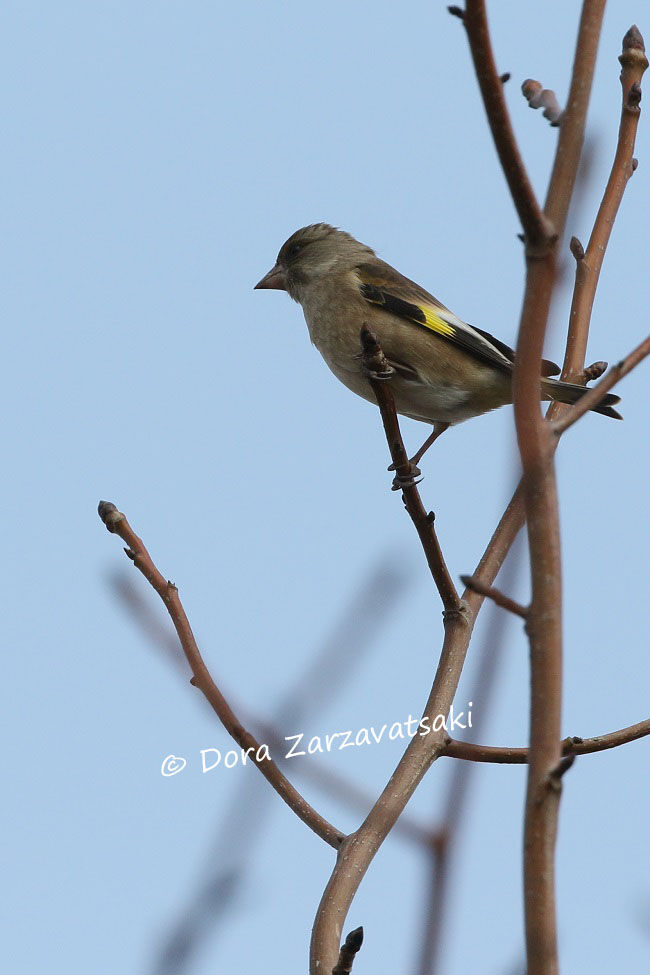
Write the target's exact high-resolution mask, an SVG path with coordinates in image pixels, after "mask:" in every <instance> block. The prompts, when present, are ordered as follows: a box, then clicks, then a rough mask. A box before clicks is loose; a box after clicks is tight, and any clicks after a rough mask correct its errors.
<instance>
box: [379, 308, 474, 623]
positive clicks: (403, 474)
mask: <svg viewBox="0 0 650 975" xmlns="http://www.w3.org/2000/svg"><path fill="white" fill-rule="evenodd" d="M360 340H361V350H362V361H363V365H364V368H365V369H366V373H367V376H368V381H369V382H370V385H371V386H372V388H373V391H374V394H375V396H376V397H377V403H378V404H379V409H380V412H381V419H382V422H383V424H384V430H385V431H386V440H387V441H388V448H389V450H390V454H391V458H392V461H393V464H394V466H395V470H396V474H397V476H398V478H399V479H400V483H401V490H402V496H403V498H404V506H405V507H406V510H407V511H408V513H409V515H410V516H411V519H412V521H413V524H414V525H415V529H416V531H417V533H418V535H419V538H420V541H421V543H422V548H423V549H424V554H425V556H426V560H427V563H428V566H429V569H430V570H431V575H432V576H433V579H434V581H435V584H436V586H437V588H438V592H439V593H440V598H441V599H442V605H443V606H444V609H445V613H454V612H458V611H459V609H460V599H459V597H458V593H457V592H456V587H455V585H454V583H453V580H452V578H451V575H450V574H449V570H448V569H447V566H446V564H445V560H444V557H443V554H442V550H441V548H440V543H439V542H438V537H437V535H436V531H435V528H434V526H433V518H432V517H431V515H430V514H429V513H428V512H427V510H426V508H425V507H424V505H423V504H422V498H421V497H420V492H419V491H418V489H417V485H416V483H415V480H414V479H413V477H412V476H411V465H410V463H409V459H408V454H407V452H406V448H405V447H404V441H403V439H402V434H401V431H400V427H399V421H398V419H397V412H396V410H395V400H394V398H393V393H392V391H391V389H390V378H391V376H392V373H393V370H392V369H391V367H390V365H389V363H388V361H387V360H386V357H385V355H384V353H383V351H382V349H381V346H380V344H379V339H378V338H377V336H376V335H375V333H374V332H373V331H372V329H371V328H370V327H369V326H368V325H364V326H363V327H362V329H361V335H360Z"/></svg>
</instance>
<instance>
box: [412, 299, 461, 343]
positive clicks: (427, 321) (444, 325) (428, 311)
mask: <svg viewBox="0 0 650 975" xmlns="http://www.w3.org/2000/svg"><path fill="white" fill-rule="evenodd" d="M418 308H420V310H421V311H422V312H423V314H424V321H423V322H422V323H421V324H422V325H425V326H426V327H427V328H430V329H431V331H432V332H437V333H438V335H444V336H451V335H453V334H454V333H455V331H456V329H455V328H454V326H453V325H450V324H449V322H446V321H445V320H444V318H441V317H440V315H439V313H438V312H437V311H436V310H435V308H431V307H430V306H429V305H418Z"/></svg>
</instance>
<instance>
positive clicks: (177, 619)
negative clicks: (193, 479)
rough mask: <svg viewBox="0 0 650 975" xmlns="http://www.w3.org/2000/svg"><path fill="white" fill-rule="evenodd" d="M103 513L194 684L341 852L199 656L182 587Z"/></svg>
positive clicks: (121, 524)
mask: <svg viewBox="0 0 650 975" xmlns="http://www.w3.org/2000/svg"><path fill="white" fill-rule="evenodd" d="M98 511H99V517H100V518H101V519H102V521H103V522H104V524H105V525H106V528H107V529H108V530H109V532H113V533H114V534H116V535H119V536H120V538H121V539H122V540H123V541H124V542H126V544H127V546H128V547H127V548H126V549H125V552H126V554H127V555H128V557H129V558H130V559H131V560H132V562H133V564H134V565H135V567H136V569H139V570H140V572H141V573H142V575H143V576H144V577H145V579H146V580H147V582H148V583H149V584H150V585H151V586H152V587H153V589H155V591H156V592H157V593H158V595H159V596H160V598H161V599H162V601H163V603H164V604H165V606H166V608H167V612H168V613H169V615H170V617H171V621H172V623H173V624H174V627H175V629H176V632H177V634H178V638H179V640H180V643H181V646H182V648H183V652H184V653H185V656H186V658H187V662H188V663H189V665H190V667H191V669H192V674H193V676H192V679H191V682H190V683H192V684H193V685H194V686H195V687H198V688H199V690H200V691H201V692H202V693H203V694H204V695H205V697H206V698H207V700H208V702H209V703H210V704H211V705H212V709H213V710H214V712H215V714H216V715H217V717H218V718H219V720H220V721H221V723H222V724H223V726H224V728H225V729H226V731H227V732H228V734H229V735H230V736H231V737H232V738H234V740H235V741H236V742H237V744H238V745H239V746H240V748H242V749H243V750H244V751H245V752H246V755H247V757H248V758H250V760H251V762H254V764H255V765H256V766H257V768H258V769H259V770H260V772H261V773H262V775H263V776H264V778H265V779H266V780H267V781H268V782H269V783H270V784H271V785H272V786H273V788H274V789H275V791H276V792H277V793H278V795H279V796H280V798H281V799H283V800H284V802H286V804H287V805H288V806H289V808H290V809H292V810H293V812H295V814H296V816H298V818H299V819H302V821H303V823H306V824H307V826H309V828H310V829H312V830H313V831H314V832H315V833H316V834H317V835H318V836H320V838H321V839H322V840H325V842H326V843H328V844H329V845H330V846H331V847H333V848H334V849H335V850H338V849H339V847H340V845H341V843H342V842H343V840H344V838H345V834H344V833H342V832H341V831H340V830H338V829H336V827H335V826H332V824H331V823H328V822H327V820H326V819H324V818H323V817H322V816H321V815H320V814H319V813H317V812H316V810H315V809H313V808H312V807H311V806H310V805H309V803H308V802H307V801H306V800H305V799H303V797H302V796H301V795H300V793H299V792H298V790H297V789H295V788H294V786H292V785H291V783H290V782H289V780H288V779H287V778H286V776H285V775H283V774H282V772H281V771H280V769H279V768H278V767H277V765H276V764H275V762H274V761H273V760H272V759H271V758H265V757H264V755H263V746H262V745H261V743H260V742H258V741H257V739H256V738H255V737H254V736H253V735H252V734H251V733H250V732H249V731H247V730H246V729H245V728H244V727H243V725H242V724H241V722H240V721H239V720H238V718H237V716H236V715H235V714H234V712H233V711H232V709H231V708H230V706H229V704H228V702H227V701H226V699H225V698H224V696H223V694H222V693H221V691H220V690H219V688H218V687H217V685H216V684H215V682H214V681H213V679H212V677H211V675H210V672H209V670H208V668H207V667H206V665H205V662H204V660H203V658H202V656H201V652H200V650H199V648H198V645H197V643H196V640H195V638H194V634H193V633H192V628H191V626H190V622H189V620H188V618H187V616H186V615H185V610H184V609H183V606H182V603H181V601H180V597H179V595H178V589H177V588H176V586H175V585H174V584H173V583H172V582H168V581H167V580H166V579H165V578H164V576H163V575H162V574H161V573H160V572H159V571H158V569H157V568H156V566H155V565H154V562H153V560H152V558H151V556H150V555H149V552H148V551H147V549H146V548H145V546H144V543H143V541H142V539H141V538H138V536H137V535H136V534H135V532H134V531H133V529H132V528H131V526H130V525H129V523H128V521H127V520H126V516H125V515H123V514H122V512H121V511H118V510H117V508H116V507H115V505H114V504H112V503H111V502H110V501H100V503H99V508H98Z"/></svg>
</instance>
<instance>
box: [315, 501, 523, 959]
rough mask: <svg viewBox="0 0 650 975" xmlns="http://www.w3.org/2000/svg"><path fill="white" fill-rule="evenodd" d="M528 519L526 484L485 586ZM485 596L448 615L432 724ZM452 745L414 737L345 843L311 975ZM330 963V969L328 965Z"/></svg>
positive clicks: (448, 700)
mask: <svg viewBox="0 0 650 975" xmlns="http://www.w3.org/2000/svg"><path fill="white" fill-rule="evenodd" d="M523 521H524V513H523V502H522V491H521V487H519V488H517V490H516V491H515V493H514V495H513V497H512V498H511V500H510V503H509V504H508V507H507V508H506V510H505V512H504V514H503V516H502V517H501V520H500V522H499V524H498V526H497V528H496V529H495V531H494V533H493V535H492V538H491V539H490V541H489V543H488V546H487V548H486V549H485V552H484V553H483V556H482V558H481V560H480V562H479V564H478V566H477V567H476V569H475V571H474V573H473V574H474V577H477V578H480V579H481V580H482V581H483V582H485V584H486V585H491V583H492V582H494V580H495V578H496V576H497V573H498V572H499V569H500V568H501V566H502V564H503V561H504V559H505V557H506V555H507V554H508V552H509V550H510V547H511V546H512V544H513V542H514V540H515V538H516V537H517V535H518V533H519V531H520V529H521V527H522V525H523ZM483 600H484V597H483V596H482V595H480V594H479V593H475V592H471V591H470V590H467V591H466V592H464V593H463V597H462V601H461V610H460V612H457V613H451V614H449V615H445V637H444V641H443V645H442V651H441V654H440V660H439V662H438V667H437V669H436V674H435V677H434V681H433V686H432V688H431V691H430V693H429V698H428V700H427V702H426V705H425V707H424V711H423V717H424V718H427V719H428V721H429V723H430V726H433V723H434V721H435V719H436V717H437V716H439V715H446V714H447V713H448V712H449V708H450V706H451V704H452V701H453V699H454V696H455V694H456V690H457V687H458V682H459V681H460V676H461V673H462V669H463V664H464V662H465V656H466V654H467V648H468V646H469V641H470V639H471V636H472V631H473V627H474V623H475V621H476V617H477V615H478V613H479V610H480V608H481V606H482V604H483ZM446 744H447V737H446V733H445V732H444V729H441V731H432V732H431V733H430V734H428V735H426V736H424V737H420V736H419V735H416V736H415V737H414V738H412V739H411V741H410V743H409V745H408V747H407V749H406V751H405V753H404V755H403V756H402V758H401V759H400V760H399V762H398V764H397V767H396V768H395V771H394V772H393V774H392V776H391V778H390V780H389V781H388V783H387V784H386V786H385V788H384V790H383V792H382V793H381V795H380V796H379V798H378V800H377V801H376V803H375V805H374V806H373V808H372V809H371V810H370V812H369V813H368V816H367V817H366V819H365V821H364V822H363V823H362V825H361V826H360V828H359V829H358V830H357V831H356V832H355V833H352V834H351V835H350V836H349V837H348V838H347V839H346V840H344V841H343V843H342V845H341V849H340V852H339V856H338V858H337V863H336V865H335V867H334V870H333V872H332V875H331V877H330V880H329V883H328V884H327V887H326V888H325V891H324V892H323V896H322V898H321V902H320V905H319V907H318V911H317V914H316V919H315V921H314V928H313V931H312V939H311V950H310V969H309V971H310V975H323V973H325V972H327V971H328V970H330V969H331V968H332V967H333V966H334V965H335V964H336V959H337V957H338V945H339V937H340V934H339V932H340V931H341V930H342V928H343V926H344V924H345V918H346V916H347V912H348V910H349V908H350V904H351V903H352V899H353V898H354V895H355V894H356V892H357V890H358V888H359V885H360V883H361V881H362V880H363V877H364V876H365V873H366V871H367V869H368V867H369V866H370V864H371V862H372V860H373V858H374V856H375V854H376V853H377V851H378V850H379V848H380V847H381V844H382V843H383V842H384V840H385V839H386V837H387V836H388V834H389V833H390V831H391V829H392V828H393V826H394V825H395V823H396V822H397V820H398V818H399V816H400V814H401V813H402V811H403V810H404V808H405V807H406V805H407V803H408V801H409V799H410V798H411V796H412V795H413V793H414V792H415V789H416V788H417V786H418V785H419V783H420V782H421V781H422V779H423V778H424V775H425V774H426V772H427V771H428V770H429V768H430V767H431V765H432V764H433V762H435V761H436V759H437V758H438V756H439V755H440V754H441V751H442V750H443V749H444V748H445V746H446ZM328 966H329V968H328Z"/></svg>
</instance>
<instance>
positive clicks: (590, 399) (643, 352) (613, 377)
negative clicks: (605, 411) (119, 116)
mask: <svg viewBox="0 0 650 975" xmlns="http://www.w3.org/2000/svg"><path fill="white" fill-rule="evenodd" d="M647 355H650V335H649V336H648V337H647V338H645V339H644V340H643V342H641V344H640V345H637V347H636V349H633V350H632V352H630V354H629V355H627V356H626V357H625V358H624V359H621V361H620V362H618V363H617V364H616V365H615V366H612V368H611V369H610V370H609V372H608V373H607V374H606V375H605V376H603V378H602V379H601V380H600V382H599V383H596V385H595V386H592V387H591V389H590V390H589V391H588V392H586V393H585V394H584V396H583V397H582V398H581V399H579V400H578V402H577V403H576V404H575V405H574V406H572V407H571V409H570V410H566V411H565V412H563V414H562V416H561V417H560V418H559V419H558V420H555V422H554V423H552V424H551V429H552V431H553V433H555V434H557V435H558V436H559V435H560V434H561V433H564V431H565V430H568V429H569V427H572V426H573V424H574V423H577V422H578V420H579V419H580V417H582V416H584V415H585V413H587V412H588V411H589V410H591V409H593V407H594V406H598V404H599V402H600V401H601V399H602V397H603V396H604V395H605V393H608V392H609V390H610V389H612V388H613V387H614V386H615V385H616V383H617V382H619V380H621V379H622V378H623V376H627V374H628V372H632V370H633V369H634V367H635V366H638V365H639V363H640V362H642V361H643V359H645V357H646V356H647Z"/></svg>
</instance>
